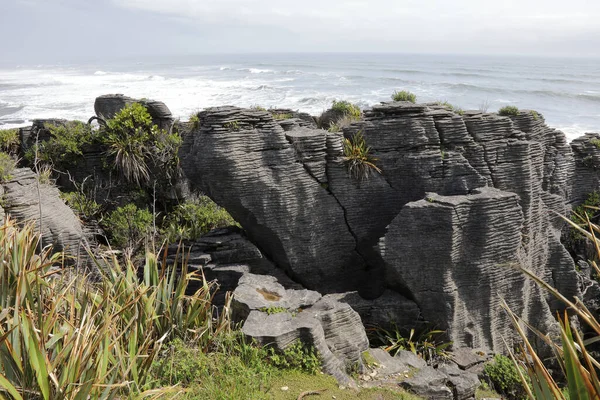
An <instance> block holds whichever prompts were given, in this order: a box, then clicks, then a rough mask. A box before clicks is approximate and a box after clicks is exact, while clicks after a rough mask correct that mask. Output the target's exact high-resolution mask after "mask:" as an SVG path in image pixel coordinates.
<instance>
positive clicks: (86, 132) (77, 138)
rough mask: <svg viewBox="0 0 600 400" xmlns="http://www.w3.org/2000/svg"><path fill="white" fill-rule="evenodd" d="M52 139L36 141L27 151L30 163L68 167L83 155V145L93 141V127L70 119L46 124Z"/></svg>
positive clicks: (60, 167) (26, 156)
mask: <svg viewBox="0 0 600 400" xmlns="http://www.w3.org/2000/svg"><path fill="white" fill-rule="evenodd" d="M44 128H45V129H46V130H48V131H49V132H50V139H48V140H45V141H43V142H39V143H35V144H34V145H33V146H32V147H31V148H29V149H28V150H27V151H26V153H25V159H26V160H27V161H29V162H30V163H34V162H35V161H36V157H37V161H38V162H40V163H42V164H46V165H50V166H52V167H54V168H58V169H63V168H68V167H71V166H73V165H75V164H76V163H77V161H79V160H80V158H81V156H83V147H84V146H85V145H88V144H90V143H92V141H93V136H92V129H91V127H90V126H89V125H88V124H85V123H83V122H81V121H69V122H66V123H64V124H46V125H45V126H44Z"/></svg>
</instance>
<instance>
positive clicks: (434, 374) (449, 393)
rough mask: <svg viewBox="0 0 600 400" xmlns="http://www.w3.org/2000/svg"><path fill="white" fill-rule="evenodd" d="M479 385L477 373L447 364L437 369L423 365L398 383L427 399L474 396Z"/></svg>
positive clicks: (458, 398)
mask: <svg viewBox="0 0 600 400" xmlns="http://www.w3.org/2000/svg"><path fill="white" fill-rule="evenodd" d="M479 385H480V382H479V378H478V377H477V375H475V374H471V373H469V372H465V371H461V370H460V369H458V368H457V367H455V366H449V365H446V366H442V367H440V368H438V369H434V368H433V367H425V368H423V369H421V370H419V371H418V372H417V373H416V374H415V376H413V377H412V378H409V379H407V380H405V381H403V382H401V383H400V386H402V387H404V388H405V389H407V390H410V391H411V392H413V393H415V394H417V395H419V396H423V397H425V398H427V399H448V400H452V399H453V400H465V399H470V398H474V396H475V391H476V390H477V388H478V387H479Z"/></svg>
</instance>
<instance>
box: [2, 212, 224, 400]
mask: <svg viewBox="0 0 600 400" xmlns="http://www.w3.org/2000/svg"><path fill="white" fill-rule="evenodd" d="M39 240H40V237H39V235H37V234H36V233H35V227H34V225H33V224H31V225H28V226H26V227H25V228H23V229H20V228H18V227H17V226H16V225H15V224H14V223H13V222H12V221H10V220H9V221H7V222H6V223H5V224H4V226H3V227H2V228H1V229H0V260H2V262H1V263H0V278H1V279H0V310H1V312H0V396H2V397H4V395H8V396H10V397H11V398H14V399H16V400H21V399H46V400H50V399H88V398H94V399H98V398H103V399H117V398H137V397H147V396H150V395H157V394H161V393H162V394H164V393H169V392H172V391H173V388H156V389H155V390H147V387H148V384H149V383H150V371H151V366H152V364H153V362H154V361H155V360H156V359H157V356H158V355H159V353H160V350H161V348H162V346H163V345H164V343H166V342H167V343H168V342H170V341H172V340H176V339H180V340H182V341H184V342H186V343H195V344H196V346H197V347H199V348H209V347H210V346H211V343H213V342H214V340H215V339H216V338H218V337H219V335H221V334H222V333H224V332H228V330H229V319H228V316H227V314H225V315H222V316H219V317H215V310H214V308H213V306H212V304H211V299H212V295H213V291H214V288H213V286H212V284H210V283H207V282H206V281H204V280H202V276H201V275H198V274H196V273H190V274H188V271H187V265H186V264H185V263H181V264H180V265H179V266H178V267H179V268H174V267H172V268H171V267H167V266H165V265H162V264H160V263H159V262H158V260H157V258H156V256H155V255H153V254H150V253H149V254H147V256H146V260H145V263H144V264H143V266H142V271H143V277H142V278H141V279H140V278H139V277H138V274H137V271H136V270H135V268H134V267H133V265H132V264H131V263H125V264H123V265H121V264H119V263H118V262H117V260H116V259H113V260H104V262H102V268H99V269H98V271H99V273H100V274H101V276H100V277H99V278H98V279H99V280H98V279H95V280H93V279H88V278H87V277H86V276H83V275H81V274H70V273H68V270H62V269H57V266H60V265H61V260H63V255H62V254H61V253H53V251H52V249H50V248H46V249H44V250H43V252H42V253H40V254H36V249H37V248H38V245H39ZM95 262H98V260H95ZM50 278H51V279H50ZM198 279H199V280H200V282H201V283H202V284H201V285H200V286H199V287H198V286H196V287H197V290H196V292H194V293H193V294H186V291H187V289H188V285H189V284H190V282H192V281H193V280H198Z"/></svg>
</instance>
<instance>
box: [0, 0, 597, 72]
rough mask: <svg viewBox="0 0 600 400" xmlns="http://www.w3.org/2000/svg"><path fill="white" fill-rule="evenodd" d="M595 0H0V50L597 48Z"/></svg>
mask: <svg viewBox="0 0 600 400" xmlns="http://www.w3.org/2000/svg"><path fill="white" fill-rule="evenodd" d="M599 21H600V0H569V1H565V0H496V1H486V0H370V1H361V0H303V1H299V0H276V1H274V0H269V1H266V0H0V35H1V39H0V59H1V60H3V61H5V62H59V61H64V62H69V61H77V60H86V59H91V60H93V59H115V58H120V57H124V56H130V57H135V56H140V55H158V56H160V55H171V54H198V53H239V52H244V53H247V52H261V53H264V52H269V53H271V52H336V51H341V52H396V53H455V54H518V55H523V54H531V55H548V56H551V55H559V56H593V57H600V22H599Z"/></svg>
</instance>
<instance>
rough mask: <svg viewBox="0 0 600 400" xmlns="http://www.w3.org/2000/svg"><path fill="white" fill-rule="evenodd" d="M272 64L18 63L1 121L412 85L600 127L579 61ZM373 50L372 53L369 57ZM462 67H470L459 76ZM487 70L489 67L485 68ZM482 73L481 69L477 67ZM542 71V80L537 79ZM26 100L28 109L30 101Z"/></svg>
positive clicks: (422, 94)
mask: <svg viewBox="0 0 600 400" xmlns="http://www.w3.org/2000/svg"><path fill="white" fill-rule="evenodd" d="M285 57H286V56H281V60H270V61H265V60H263V59H261V58H260V57H258V56H256V57H255V58H253V59H249V60H245V59H244V58H243V57H242V56H240V57H235V58H233V57H231V58H222V59H219V60H215V61H214V62H209V61H207V60H206V59H205V58H202V59H201V62H198V63H193V62H189V63H188V64H183V65H168V66H164V65H165V64H164V63H162V61H161V63H158V64H157V65H156V66H153V64H151V63H144V64H143V65H135V64H132V65H130V66H129V67H127V68H123V67H119V68H117V67H115V66H110V65H102V66H100V65H98V66H95V67H93V68H90V67H88V68H83V67H81V68H77V67H72V68H59V67H47V66H46V67H43V66H41V67H40V68H19V69H12V70H0V105H2V107H4V111H3V113H2V114H5V115H0V124H4V125H2V127H6V126H7V124H12V125H14V124H18V123H19V122H18V121H21V120H23V121H30V120H31V119H34V118H52V117H57V118H68V119H80V120H87V119H88V118H89V117H90V116H91V115H93V113H94V110H93V103H94V99H95V98H96V97H97V96H99V95H102V94H107V93H123V94H125V95H128V96H131V97H135V98H142V97H145V98H154V99H157V100H161V101H164V102H165V103H166V104H167V105H168V106H169V108H170V109H171V111H172V112H173V114H174V115H175V116H176V117H180V118H182V119H187V117H188V116H189V115H190V114H191V113H192V112H194V111H197V110H198V109H202V108H205V107H213V106H219V105H225V104H231V105H239V106H250V105H254V104H259V105H261V106H263V107H271V106H273V107H289V108H292V109H298V110H301V111H304V112H309V113H312V114H319V113H321V112H322V111H323V110H324V109H326V108H328V107H329V106H330V105H331V102H332V101H333V100H334V99H338V100H340V99H345V100H349V101H352V102H355V103H358V104H360V105H361V106H363V107H367V106H371V105H374V104H377V103H379V102H381V101H387V100H388V99H389V98H390V95H391V94H392V93H393V91H394V90H409V91H411V92H414V93H415V94H416V95H417V98H418V100H419V101H422V102H429V101H437V100H441V99H442V100H446V101H448V102H450V103H452V104H454V105H456V106H459V107H461V108H463V109H477V108H479V105H480V104H481V103H482V102H483V101H485V100H488V101H489V110H490V111H494V110H497V109H499V108H501V107H503V106H505V105H507V104H511V105H512V104H514V105H517V106H518V107H520V108H528V109H535V110H537V111H539V112H541V113H542V114H543V115H544V116H545V117H546V120H547V122H548V123H549V125H551V126H555V127H558V128H560V129H561V130H563V131H564V132H565V133H567V134H568V136H569V138H573V137H575V136H576V135H578V134H580V133H583V132H586V131H599V130H600V115H598V94H600V90H598V88H599V87H600V72H599V73H598V74H596V75H593V74H592V75H590V72H589V70H586V69H585V68H584V67H582V68H581V70H580V71H579V70H577V66H576V65H575V64H573V63H571V64H570V65H572V66H570V68H571V70H570V73H571V74H572V75H573V76H575V77H578V76H583V75H585V74H587V75H586V82H582V81H580V80H579V79H573V80H571V81H568V82H565V81H564V79H562V80H561V79H556V78H557V77H559V78H560V73H561V68H559V67H560V65H563V64H560V65H558V67H557V68H556V72H555V73H552V69H551V68H550V67H548V68H546V69H544V70H545V71H549V72H548V73H547V74H544V76H543V78H544V79H537V78H540V76H539V72H538V70H536V69H535V68H533V67H531V68H530V67H529V66H523V65H522V64H520V65H516V64H515V65H514V66H511V65H508V67H507V66H503V67H502V68H499V67H496V63H495V61H494V62H492V61H485V60H484V61H482V62H481V63H480V65H479V64H478V65H470V64H471V63H472V62H473V60H472V59H469V60H465V61H464V63H463V64H460V63H459V64H460V65H458V64H457V65H456V67H455V68H451V69H448V68H446V67H440V66H439V65H442V66H443V65H444V64H443V63H440V64H439V65H438V63H434V62H431V60H430V59H427V60H420V59H418V58H414V59H411V58H407V57H406V56H402V57H399V56H398V57H397V58H393V57H392V56H389V57H392V58H391V59H386V58H385V57H388V56H381V59H374V60H372V62H371V63H369V64H365V63H364V62H356V60H353V59H352V58H349V59H343V57H344V56H341V55H340V56H339V57H337V56H336V58H335V60H334V61H332V60H331V59H323V60H313V58H311V57H308V56H307V58H306V59H301V60H298V59H291V60H290V59H286V58H285ZM369 57H375V56H369ZM461 69H464V70H466V71H468V73H454V72H453V71H460V70H461ZM480 70H481V71H485V74H482V73H480V72H479V71H480ZM473 71H476V72H477V73H473ZM534 78H535V79H534ZM23 105H24V107H23Z"/></svg>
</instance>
